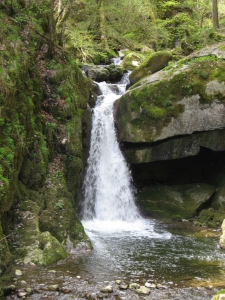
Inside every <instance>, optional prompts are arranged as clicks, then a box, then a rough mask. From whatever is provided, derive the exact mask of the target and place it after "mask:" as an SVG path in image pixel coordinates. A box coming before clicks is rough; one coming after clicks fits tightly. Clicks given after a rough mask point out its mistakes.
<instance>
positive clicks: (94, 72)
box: [86, 67, 110, 82]
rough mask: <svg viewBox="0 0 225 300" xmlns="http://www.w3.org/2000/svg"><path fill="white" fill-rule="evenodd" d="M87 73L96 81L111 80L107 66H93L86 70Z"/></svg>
mask: <svg viewBox="0 0 225 300" xmlns="http://www.w3.org/2000/svg"><path fill="white" fill-rule="evenodd" d="M86 75H87V77H88V78H90V79H92V80H94V81H97V82H101V81H108V80H109V76H110V72H109V70H107V69H106V68H98V67H92V68H91V69H88V70H87V71H86Z"/></svg>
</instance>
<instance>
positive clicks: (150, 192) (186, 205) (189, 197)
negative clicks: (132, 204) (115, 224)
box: [137, 184, 215, 220]
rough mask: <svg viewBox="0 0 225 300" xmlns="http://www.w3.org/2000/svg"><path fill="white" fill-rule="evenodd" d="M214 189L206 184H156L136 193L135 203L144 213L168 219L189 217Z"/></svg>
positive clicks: (195, 212)
mask: <svg viewBox="0 0 225 300" xmlns="http://www.w3.org/2000/svg"><path fill="white" fill-rule="evenodd" d="M214 191H215V187H214V186H212V185H207V184H184V185H174V186H163V185H157V186H152V187H148V188H146V189H145V190H144V191H142V192H139V193H138V194H137V204H138V205H139V207H140V208H141V210H142V211H143V213H144V214H147V215H153V216H154V215H157V216H161V217H164V218H168V219H178V220H181V219H191V218H193V217H194V216H195V215H197V211H198V209H199V207H200V206H201V205H202V204H203V203H205V202H206V201H207V200H208V199H209V198H210V197H211V195H212V194H213V192H214Z"/></svg>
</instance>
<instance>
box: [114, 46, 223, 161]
mask: <svg viewBox="0 0 225 300" xmlns="http://www.w3.org/2000/svg"><path fill="white" fill-rule="evenodd" d="M221 51H222V50H221ZM224 52H225V51H224ZM205 53H208V52H205ZM210 53H211V52H210ZM212 53H215V51H212ZM200 54H202V52H201V53H200ZM200 54H199V55H200ZM220 57H221V54H220ZM224 70H225V61H224V60H223V59H220V58H219V57H217V55H216V54H215V59H212V58H211V56H209V55H206V56H198V55H197V54H196V57H194V58H189V59H187V60H186V61H185V62H183V63H178V64H176V65H175V66H174V67H171V69H169V70H162V71H159V72H157V73H155V74H153V75H150V76H148V77H146V78H144V79H143V80H141V81H139V82H138V84H136V85H135V86H134V88H132V89H130V90H128V91H127V92H126V93H125V94H124V95H123V96H122V97H121V98H120V99H119V100H117V101H116V104H115V121H116V126H117V129H118V135H119V139H120V140H121V141H123V142H127V143H132V144H137V143H142V146H143V143H144V144H148V146H149V145H150V144H151V145H153V143H154V142H159V141H160V142H161V143H162V142H164V141H165V140H168V139H174V138H178V137H181V136H182V137H183V136H186V135H190V134H193V133H195V132H206V131H210V132H212V130H217V129H222V128H224V127H225V107H224V103H223V101H224V99H225V96H224V95H225V83H224V82H225V77H224ZM197 139H199V140H200V139H201V138H200V137H198V138H197ZM207 139H208V138H207ZM193 142H194V139H193ZM198 143H201V142H198ZM184 144H185V142H184ZM220 150H221V149H220ZM182 152H183V151H182ZM191 155H193V154H192V153H191Z"/></svg>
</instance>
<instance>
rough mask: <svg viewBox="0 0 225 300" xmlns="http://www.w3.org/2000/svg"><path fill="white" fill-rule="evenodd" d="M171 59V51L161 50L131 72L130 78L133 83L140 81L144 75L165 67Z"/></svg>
mask: <svg viewBox="0 0 225 300" xmlns="http://www.w3.org/2000/svg"><path fill="white" fill-rule="evenodd" d="M171 59H172V54H171V53H170V52H166V51H159V52H157V53H155V54H153V55H152V56H150V57H149V58H148V59H146V60H145V61H144V62H143V63H142V64H141V65H139V66H138V67H137V68H135V70H134V71H133V72H132V73H131V74H130V76H129V78H130V83H131V85H133V84H134V83H136V82H138V81H139V80H140V79H142V78H143V77H145V76H147V75H149V74H153V73H155V72H157V71H159V70H161V69H163V68H165V67H166V65H167V63H168V62H169V61H170V60H171Z"/></svg>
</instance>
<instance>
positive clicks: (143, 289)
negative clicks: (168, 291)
mask: <svg viewBox="0 0 225 300" xmlns="http://www.w3.org/2000/svg"><path fill="white" fill-rule="evenodd" d="M136 293H138V294H140V295H149V294H150V289H149V288H147V287H145V286H143V285H142V286H140V288H138V289H136Z"/></svg>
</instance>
